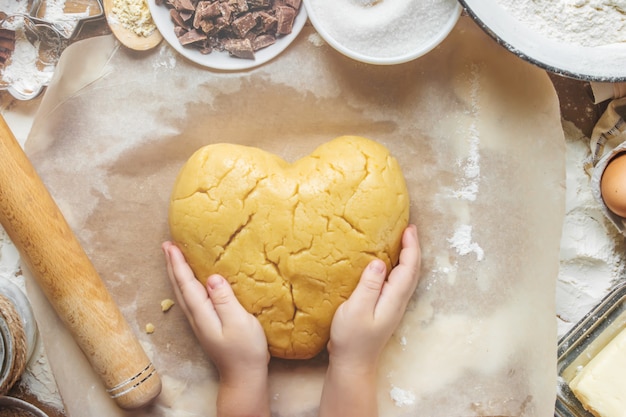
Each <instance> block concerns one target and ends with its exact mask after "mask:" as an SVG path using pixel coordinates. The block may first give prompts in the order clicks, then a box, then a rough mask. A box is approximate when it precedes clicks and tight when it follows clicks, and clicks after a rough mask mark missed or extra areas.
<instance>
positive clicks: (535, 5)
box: [460, 0, 626, 82]
mask: <svg viewBox="0 0 626 417" xmlns="http://www.w3.org/2000/svg"><path fill="white" fill-rule="evenodd" d="M460 3H461V4H462V5H463V6H464V8H465V10H466V11H467V13H468V15H470V16H471V17H472V18H473V19H474V20H475V21H476V22H477V23H478V25H480V26H481V27H482V28H483V29H484V30H485V32H487V33H488V34H489V35H490V36H491V37H492V38H494V39H495V40H496V41H497V42H498V43H499V44H501V45H503V46H504V47H505V48H507V49H508V50H509V51H511V52H512V53H514V54H516V55H517V56H519V57H520V58H522V59H524V60H526V61H528V62H530V63H532V64H535V65H537V66H539V67H541V68H543V69H545V70H548V71H550V72H552V73H555V74H559V75H563V76H567V77H569V78H574V79H579V80H586V81H597V82H621V81H626V0H593V1H590V0H460Z"/></svg>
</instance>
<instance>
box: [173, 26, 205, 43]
mask: <svg viewBox="0 0 626 417" xmlns="http://www.w3.org/2000/svg"><path fill="white" fill-rule="evenodd" d="M206 38H207V36H206V34H204V33H202V32H201V31H199V30H196V29H192V30H190V31H189V32H187V33H185V34H184V35H183V36H181V37H180V38H178V41H179V42H180V44H181V45H190V44H192V43H195V42H199V41H203V40H205V39H206Z"/></svg>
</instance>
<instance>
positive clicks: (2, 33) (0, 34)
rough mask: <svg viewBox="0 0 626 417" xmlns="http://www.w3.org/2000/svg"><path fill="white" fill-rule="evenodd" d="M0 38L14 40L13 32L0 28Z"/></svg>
mask: <svg viewBox="0 0 626 417" xmlns="http://www.w3.org/2000/svg"><path fill="white" fill-rule="evenodd" d="M0 38H2V39H10V40H12V41H14V40H15V31H14V30H11V29H4V28H0Z"/></svg>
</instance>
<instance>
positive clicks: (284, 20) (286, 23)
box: [276, 6, 296, 35]
mask: <svg viewBox="0 0 626 417" xmlns="http://www.w3.org/2000/svg"><path fill="white" fill-rule="evenodd" d="M276 19H277V20H278V27H277V28H276V33H277V34H278V35H288V34H290V33H291V30H292V29H293V22H294V21H295V20H296V11H295V10H294V9H292V8H291V7H288V6H279V7H277V8H276Z"/></svg>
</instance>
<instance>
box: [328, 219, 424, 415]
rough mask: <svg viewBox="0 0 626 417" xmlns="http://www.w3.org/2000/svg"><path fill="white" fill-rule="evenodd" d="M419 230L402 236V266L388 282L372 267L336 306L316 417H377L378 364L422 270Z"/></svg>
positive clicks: (381, 268)
mask: <svg viewBox="0 0 626 417" xmlns="http://www.w3.org/2000/svg"><path fill="white" fill-rule="evenodd" d="M420 262H421V255H420V248H419V243H418V240H417V229H416V228H415V226H413V225H411V226H409V227H407V228H406V230H405V231H404V234H403V235H402V251H401V252H400V263H399V264H398V266H396V267H395V268H394V269H393V270H392V271H391V273H390V274H389V277H387V279H385V277H386V271H385V269H386V267H385V263H384V262H382V261H381V260H375V261H372V262H371V263H370V264H369V265H368V266H367V268H366V269H365V271H363V273H362V275H361V280H360V281H359V284H358V285H357V287H356V288H355V289H354V291H353V292H352V295H351V296H350V298H348V299H347V300H346V301H345V302H344V303H343V304H342V305H340V306H339V308H338V309H337V312H336V313H335V317H334V318H333V323H332V326H331V328H330V342H328V353H329V365H328V370H327V371H326V379H325V381H324V389H323V390H322V399H321V402H320V413H319V415H320V417H376V416H378V403H377V390H376V382H377V377H376V374H377V372H376V371H377V368H378V358H379V357H380V354H381V352H382V350H383V348H384V347H385V345H386V344H387V342H388V341H389V338H390V337H391V335H392V334H393V332H394V331H395V329H396V327H397V326H398V324H399V323H400V320H401V319H402V316H403V315H404V310H405V309H406V306H407V304H408V302H409V299H410V298H411V295H412V294H413V292H414V291H415V287H416V286H417V280H418V273H419V270H420Z"/></svg>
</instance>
